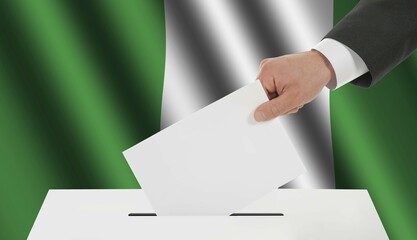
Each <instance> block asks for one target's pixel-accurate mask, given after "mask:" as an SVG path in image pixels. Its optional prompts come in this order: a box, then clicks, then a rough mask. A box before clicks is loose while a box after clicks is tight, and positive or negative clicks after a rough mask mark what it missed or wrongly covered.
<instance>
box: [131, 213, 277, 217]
mask: <svg viewBox="0 0 417 240" xmlns="http://www.w3.org/2000/svg"><path fill="white" fill-rule="evenodd" d="M128 216H129V217H156V216H157V215H156V213H129V214H128ZM283 216H284V214H283V213H232V214H231V215H230V217H283Z"/></svg>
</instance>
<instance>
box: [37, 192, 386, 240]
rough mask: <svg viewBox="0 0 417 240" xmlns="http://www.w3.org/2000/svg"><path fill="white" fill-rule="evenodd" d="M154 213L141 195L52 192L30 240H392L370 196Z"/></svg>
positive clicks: (307, 195)
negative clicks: (234, 210)
mask: <svg viewBox="0 0 417 240" xmlns="http://www.w3.org/2000/svg"><path fill="white" fill-rule="evenodd" d="M129 213H153V209H152V207H151V205H150V204H149V202H148V201H147V199H146V197H145V195H144V193H143V192H142V191H141V190H50V191H49V192H48V195H47V197H46V199H45V201H44V203H43V205H42V208H41V210H40V212H39V214H38V217H37V219H36V221H35V224H34V226H33V227H32V231H31V233H30V235H29V239H42V240H44V239H147V240H149V239H183V240H187V239H193V240H194V239H240V240H241V239H322V240H325V239H329V240H330V239H331V240H334V239H339V240H343V239H355V240H358V239H366V240H373V239H375V240H376V239H378V240H381V239H388V237H387V235H386V233H385V230H384V227H383V225H382V223H381V221H380V220H379V217H378V214H377V212H376V210H375V208H374V206H373V204H372V201H371V199H370V197H369V194H368V192H367V191H366V190H289V189H288V190H287V189H285V190H284V189H279V190H276V191H274V192H272V193H270V194H268V195H266V196H265V197H263V198H261V199H259V200H258V201H256V202H255V203H253V204H251V205H250V206H248V207H246V208H245V209H242V210H241V211H240V213H283V215H284V216H236V217H229V216H225V217H214V216H192V217H191V216H175V217H174V216H171V217H161V216H128V214H129Z"/></svg>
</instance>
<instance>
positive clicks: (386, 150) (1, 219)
mask: <svg viewBox="0 0 417 240" xmlns="http://www.w3.org/2000/svg"><path fill="white" fill-rule="evenodd" d="M170 2H174V1H170ZM195 2H198V1H195ZM254 2H255V1H252V3H254ZM277 2H279V1H277ZM282 2H290V1H282ZM297 2H302V1H297ZM306 2H307V1H306ZM319 2H320V1H319ZM326 2H328V1H326ZM230 3H231V4H234V5H233V6H234V7H235V8H238V7H241V8H242V9H237V10H236V11H235V12H234V13H236V14H238V13H244V12H245V9H244V6H240V5H239V4H238V1H230ZM356 3H357V1H356V0H348V1H335V3H334V4H335V5H334V16H335V22H337V21H339V20H340V19H341V18H342V17H343V15H344V14H346V13H347V12H348V11H349V10H350V9H351V8H352V7H353V6H354V5H355V4H356ZM170 4H171V5H173V4H174V3H170ZM245 4H251V1H245ZM255 5H256V4H255ZM167 6H168V5H167ZM167 6H164V1H162V0H158V1H156V0H152V1H151V0H143V1H136V0H124V1H111V0H107V1H81V2H75V1H70V0H66V1H53V0H38V1H24V0H14V1H1V2H0V239H24V238H26V237H27V235H28V234H29V231H30V229H31V227H32V224H33V222H34V221H35V218H36V215H37V213H38V211H39V209H40V207H41V204H42V202H43V200H44V198H45V196H46V193H47V191H48V189H66V188H67V189H73V188H77V189H79V188H83V189H90V188H93V189H97V188H139V187H140V185H139V183H138V182H137V181H136V179H135V178H134V176H133V173H132V172H131V170H130V169H129V167H128V165H127V163H126V161H125V159H124V158H123V156H122V151H124V150H125V149H127V148H129V147H131V146H133V145H134V144H136V143H137V142H140V141H141V140H143V139H145V138H147V137H149V136H150V135H152V134H154V133H155V132H157V131H159V130H160V127H161V120H162V127H164V126H167V125H169V124H170V123H172V122H173V121H175V120H176V119H178V118H180V116H181V114H179V115H178V116H179V117H177V118H171V120H169V117H167V116H168V115H164V114H167V112H166V111H165V113H164V110H163V108H166V107H167V105H164V104H163V99H166V97H167V96H165V91H167V90H166V89H165V88H166V85H165V83H164V78H165V76H164V75H165V67H166V60H167V58H168V57H166V55H165V53H166V46H167V44H168V39H169V36H167V35H166V32H165V29H166V18H167V17H168V16H166V14H165V13H166V10H167V8H166V7H167ZM246 6H247V5H246ZM314 6H316V5H314V4H313V3H311V5H309V7H306V9H308V8H311V9H315V8H314ZM317 6H318V5H317ZM173 7H176V6H173ZM281 7H282V6H281ZM280 9H281V8H280ZM290 9H291V8H288V11H290ZM179 10H181V9H179ZM267 10H268V11H273V10H274V9H267ZM281 10H282V9H281ZM277 11H278V12H279V11H280V10H279V9H277ZM312 11H313V10H312ZM286 12H287V11H286ZM281 14H283V13H282V12H281ZM278 15H279V14H277V16H278ZM242 19H244V18H242ZM248 19H250V18H249V17H248ZM219 23H220V24H221V22H219ZM189 24H192V23H191V22H189ZM247 24H251V22H248V23H247ZM284 27H285V26H284ZM287 27H289V26H287ZM176 34H179V35H180V34H181V32H180V31H179V32H177V33H176ZM268 34H273V33H268ZM318 38H319V37H318ZM272 39H273V37H272ZM247 40H248V41H251V39H247ZM318 40H319V39H318ZM254 41H255V42H256V41H257V40H254ZM263 41H265V40H263ZM280 44H282V43H280ZM309 44H310V42H309ZM265 46H266V47H267V48H269V47H271V46H274V45H273V43H271V44H267V45H265ZM306 46H307V45H306ZM276 48H277V49H278V50H282V51H278V50H277V51H276V52H273V51H272V53H274V54H277V55H278V54H285V53H290V52H293V51H298V50H301V49H302V48H301V47H300V48H291V47H288V45H287V48H285V47H284V48H283V47H282V45H279V46H278V45H277V46H276ZM259 52H260V53H259V54H258V55H254V56H255V58H256V59H255V60H256V61H258V60H260V59H261V58H263V57H264V56H265V53H268V49H267V50H265V49H263V50H262V49H261V50H260V51H259ZM271 57H272V56H271ZM255 60H254V61H255ZM213 64H214V63H213ZM416 66H417V55H416V54H414V55H412V56H411V57H409V58H408V59H407V60H406V61H405V62H403V63H402V64H401V65H400V66H398V67H397V68H396V69H394V70H393V71H392V72H391V73H390V74H388V75H387V76H386V77H385V79H384V80H382V81H381V82H380V83H378V84H377V85H376V86H374V87H373V88H371V89H362V88H359V87H355V86H352V85H347V86H344V87H342V88H341V89H338V90H336V91H332V92H331V93H330V116H331V118H330V122H331V134H332V145H333V159H334V170H335V179H336V187H337V188H354V189H355V188H365V189H368V190H369V192H370V195H371V197H372V199H373V201H374V204H375V206H376V208H377V211H378V213H379V215H380V217H381V220H382V222H383V224H384V226H385V228H386V230H387V233H388V235H389V237H390V239H415V236H417V229H416V228H415V225H416V224H417V207H416V204H415V203H416V202H417V194H416V193H415V191H414V188H415V184H416V183H417V177H416V176H417V175H416V174H415V170H417V126H416V123H417V95H416V94H415V92H416V89H417V70H416V69H417V68H416ZM242 71H243V70H242ZM244 71H249V72H253V71H255V70H253V69H245V70H244ZM215 80H220V78H219V79H215ZM239 84H243V83H237V85H229V88H228V87H226V88H224V89H223V92H218V94H219V95H216V94H214V95H212V96H211V97H208V98H207V99H208V100H210V101H211V100H213V99H214V98H215V97H219V96H221V94H224V93H226V92H227V91H230V90H231V89H232V88H235V87H237V86H238V85H239ZM202 94H204V92H203V91H202ZM213 96H214V97H213ZM208 100H207V101H208ZM205 103H207V102H204V103H202V104H205ZM175 107H177V108H180V107H181V106H173V108H175ZM197 107H200V106H197ZM187 111H188V110H187ZM177 113H178V112H177ZM180 113H181V112H180ZM183 114H186V112H185V113H183ZM164 122H165V123H164ZM164 124H165V125H164ZM214 177H215V176H214Z"/></svg>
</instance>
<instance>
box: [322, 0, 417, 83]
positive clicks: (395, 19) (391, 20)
mask: <svg viewBox="0 0 417 240" xmlns="http://www.w3.org/2000/svg"><path fill="white" fill-rule="evenodd" d="M326 38H332V39H335V40H337V41H339V42H341V43H343V44H345V45H346V46H348V47H350V48H351V49H352V50H354V51H355V52H356V53H357V54H358V55H359V56H360V57H361V58H362V59H363V61H364V62H365V63H366V65H367V67H368V69H369V73H366V74H364V75H362V76H360V77H359V78H357V79H355V80H353V81H352V83H354V84H356V85H359V86H363V87H369V86H371V85H373V84H375V83H376V82H377V81H379V80H380V79H381V78H382V77H383V76H384V75H385V74H387V73H388V72H389V71H390V70H391V69H392V68H394V67H395V66H397V65H398V64H399V63H401V61H403V60H404V59H405V58H406V57H407V56H409V55H410V54H411V53H412V52H413V51H414V50H415V49H416V48H417V0H361V1H360V2H359V3H358V4H357V5H356V6H355V7H354V8H353V10H352V11H351V12H350V13H349V14H348V15H346V16H345V17H344V18H343V19H342V20H341V21H340V22H339V23H338V24H337V25H336V26H335V27H334V28H333V29H332V30H331V31H330V32H329V33H328V34H327V35H326Z"/></svg>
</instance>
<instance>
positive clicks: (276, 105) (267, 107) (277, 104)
mask: <svg viewBox="0 0 417 240" xmlns="http://www.w3.org/2000/svg"><path fill="white" fill-rule="evenodd" d="M297 106H298V105H297V103H296V102H295V101H294V98H293V97H292V96H291V94H289V93H288V92H284V93H283V94H282V95H279V96H278V97H276V98H274V99H272V100H270V101H268V102H264V103H263V104H261V105H260V106H259V107H258V108H257V109H256V111H255V120H256V121H258V122H261V121H266V120H270V119H272V118H276V117H278V116H280V115H285V113H287V112H289V111H290V110H292V109H294V108H296V107H297Z"/></svg>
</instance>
